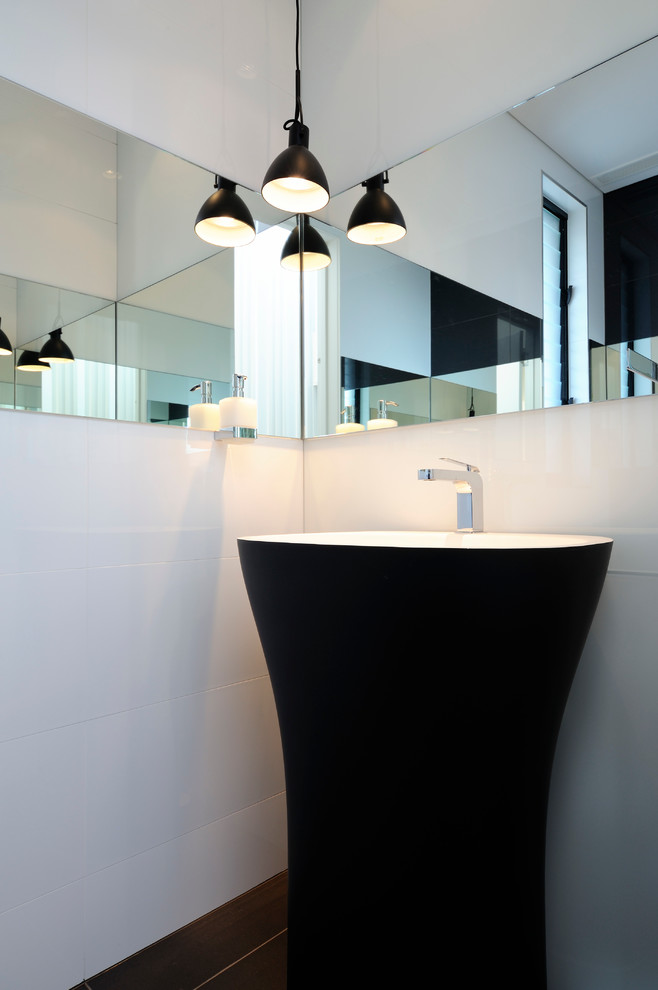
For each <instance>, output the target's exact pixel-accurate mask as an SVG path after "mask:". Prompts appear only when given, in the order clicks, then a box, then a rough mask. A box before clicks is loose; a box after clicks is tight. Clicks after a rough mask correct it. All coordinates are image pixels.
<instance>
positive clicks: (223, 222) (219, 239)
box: [194, 175, 256, 247]
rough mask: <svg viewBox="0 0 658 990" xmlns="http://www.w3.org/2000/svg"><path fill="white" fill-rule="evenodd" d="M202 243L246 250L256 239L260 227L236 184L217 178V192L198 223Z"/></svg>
mask: <svg viewBox="0 0 658 990" xmlns="http://www.w3.org/2000/svg"><path fill="white" fill-rule="evenodd" d="M194 230H195V232H196V234H197V235H198V236H199V237H200V238H201V240H202V241H207V242H208V244H216V245H218V246H219V247H242V246H243V245H244V244H250V243H251V241H253V239H254V237H255V236H256V224H255V223H254V220H253V217H252V215H251V213H250V212H249V208H248V207H247V205H246V203H245V202H244V200H242V199H241V198H240V196H238V194H237V193H236V191H235V182H231V180H230V179H224V178H222V176H221V175H216V176H215V192H214V193H212V195H210V196H209V197H208V199H207V200H206V201H205V203H204V204H203V206H202V207H201V209H200V210H199V213H198V216H197V218H196V220H195V222H194Z"/></svg>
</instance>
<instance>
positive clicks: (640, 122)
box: [514, 38, 658, 192]
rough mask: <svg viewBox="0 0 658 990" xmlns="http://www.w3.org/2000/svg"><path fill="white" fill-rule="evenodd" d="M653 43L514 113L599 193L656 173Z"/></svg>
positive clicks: (656, 58)
mask: <svg viewBox="0 0 658 990" xmlns="http://www.w3.org/2000/svg"><path fill="white" fill-rule="evenodd" d="M657 92H658V38H654V39H653V40H652V41H648V42H646V43H645V44H643V45H639V46H638V47H636V48H633V49H632V50H631V51H628V52H625V53H624V54H623V55H620V56H619V57H617V58H615V59H611V60H610V61H608V62H605V63H604V64H602V65H599V66H597V67H596V68H595V69H592V70H590V71H589V72H586V73H584V74H583V75H581V76H578V77H577V78H575V79H572V80H570V81H569V82H567V83H564V84H563V85H562V86H558V87H557V88H556V89H554V90H552V91H551V92H549V93H545V94H544V95H543V96H541V97H540V98H539V99H536V100H531V101H530V102H529V103H526V104H524V105H523V106H521V107H519V108H518V109H517V110H515V111H514V116H515V117H516V118H517V120H520V121H521V123H522V124H524V125H525V126H526V127H528V128H529V129H530V130H531V131H532V132H533V133H534V134H536V135H537V137H540V138H541V139H542V140H543V141H544V142H545V143H546V144H548V145H550V146H551V147H552V148H554V149H555V150H556V151H557V152H558V153H559V154H560V155H561V156H562V157H563V158H565V159H566V160H567V161H568V162H569V163H570V164H571V165H573V166H574V167H575V168H577V169H578V171H579V172H581V173H582V174H583V175H585V176H586V177H587V178H588V179H590V181H591V182H593V183H594V184H595V185H596V186H598V188H599V189H601V190H602V191H603V192H609V191H610V190H612V189H617V188H619V187H620V186H623V185H627V184H628V183H629V182H636V181H638V180H639V179H643V178H648V176H650V175H655V174H657V173H658V125H657V123H656V115H655V102H656V93H657Z"/></svg>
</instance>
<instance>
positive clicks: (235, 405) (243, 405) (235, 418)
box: [217, 374, 258, 442]
mask: <svg viewBox="0 0 658 990" xmlns="http://www.w3.org/2000/svg"><path fill="white" fill-rule="evenodd" d="M246 380H247V376H246V375H238V374H235V375H233V395H231V396H229V397H228V398H227V399H220V402H219V435H218V436H217V439H218V440H232V441H234V442H236V441H237V442H240V441H243V442H244V441H246V440H255V439H256V437H257V436H258V430H257V427H258V410H257V408H256V400H255V399H246V398H245V394H244V383H245V381H246Z"/></svg>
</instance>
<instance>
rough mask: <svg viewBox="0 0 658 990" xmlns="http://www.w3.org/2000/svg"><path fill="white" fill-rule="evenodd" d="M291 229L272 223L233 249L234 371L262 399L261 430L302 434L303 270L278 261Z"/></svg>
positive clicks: (253, 395) (249, 392) (248, 392)
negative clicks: (290, 267) (241, 246)
mask: <svg viewBox="0 0 658 990" xmlns="http://www.w3.org/2000/svg"><path fill="white" fill-rule="evenodd" d="M288 234H289V231H288V230H285V229H283V228H281V227H271V228H270V229H268V230H265V231H263V232H262V233H260V234H259V235H258V237H256V239H255V240H254V241H253V242H252V243H251V244H249V245H248V246H246V247H243V248H240V249H239V250H237V251H236V252H235V371H237V372H238V374H244V375H247V382H246V385H245V395H246V396H247V397H248V398H252V399H256V401H257V402H258V432H259V433H262V434H266V435H273V436H288V437H298V436H299V435H300V431H301V411H300V405H301V378H300V327H299V273H297V272H290V271H286V270H284V269H283V268H282V267H281V263H280V259H281V251H282V249H283V245H284V243H285V241H286V239H287V237H288Z"/></svg>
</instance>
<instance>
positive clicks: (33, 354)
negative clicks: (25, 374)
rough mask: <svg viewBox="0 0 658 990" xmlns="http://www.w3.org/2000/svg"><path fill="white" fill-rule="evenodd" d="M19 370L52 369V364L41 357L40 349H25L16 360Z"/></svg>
mask: <svg viewBox="0 0 658 990" xmlns="http://www.w3.org/2000/svg"><path fill="white" fill-rule="evenodd" d="M16 369H17V370H18V371H50V365H49V364H48V363H47V362H46V361H41V360H40V359H39V353H38V351H23V353H22V354H21V356H20V357H19V359H18V361H17V362H16Z"/></svg>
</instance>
